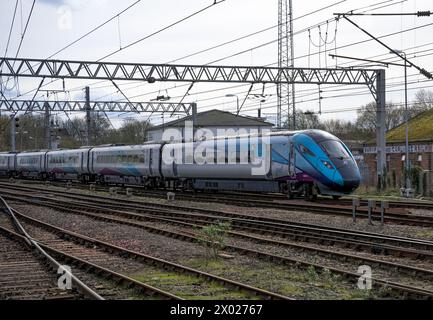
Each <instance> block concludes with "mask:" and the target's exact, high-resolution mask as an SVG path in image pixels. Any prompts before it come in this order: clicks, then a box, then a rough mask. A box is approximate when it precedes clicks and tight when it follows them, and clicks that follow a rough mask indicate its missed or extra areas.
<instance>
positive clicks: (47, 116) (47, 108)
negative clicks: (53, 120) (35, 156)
mask: <svg viewBox="0 0 433 320" xmlns="http://www.w3.org/2000/svg"><path fill="white" fill-rule="evenodd" d="M44 108H45V119H44V120H45V146H46V148H47V149H48V150H50V149H51V148H52V144H51V124H50V106H49V104H48V103H45V104H44Z"/></svg>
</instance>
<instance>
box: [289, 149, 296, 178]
mask: <svg viewBox="0 0 433 320" xmlns="http://www.w3.org/2000/svg"><path fill="white" fill-rule="evenodd" d="M289 144H290V150H289V177H291V178H295V177H296V150H295V144H294V143H293V142H290V143H289Z"/></svg>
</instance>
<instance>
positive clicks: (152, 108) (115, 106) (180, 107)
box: [0, 100, 194, 115]
mask: <svg viewBox="0 0 433 320" xmlns="http://www.w3.org/2000/svg"><path fill="white" fill-rule="evenodd" d="M193 105H194V103H174V102H117V101H116V102H113V101H90V102H89V108H90V110H91V111H94V112H97V111H101V112H134V113H173V112H174V113H184V114H186V115H192V108H193V107H192V106H193ZM47 106H48V110H49V111H50V112H56V111H57V112H58V111H64V112H86V111H87V106H86V101H31V100H0V110H1V111H9V112H20V111H26V112H33V111H34V112H38V111H46V110H47Z"/></svg>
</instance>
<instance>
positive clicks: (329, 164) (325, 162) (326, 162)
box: [321, 160, 334, 170]
mask: <svg viewBox="0 0 433 320" xmlns="http://www.w3.org/2000/svg"><path fill="white" fill-rule="evenodd" d="M321 161H322V163H323V164H324V165H325V167H327V168H328V169H330V170H334V166H333V165H332V164H331V163H330V162H329V161H326V160H321Z"/></svg>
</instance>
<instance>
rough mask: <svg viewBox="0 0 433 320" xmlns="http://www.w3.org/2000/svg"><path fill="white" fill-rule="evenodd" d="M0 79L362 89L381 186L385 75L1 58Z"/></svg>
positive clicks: (374, 71)
mask: <svg viewBox="0 0 433 320" xmlns="http://www.w3.org/2000/svg"><path fill="white" fill-rule="evenodd" d="M0 76H12V77H43V78H60V79H100V80H143V81H147V82H149V83H154V82H156V81H172V82H215V83H250V84H256V83H257V84H268V83H272V84H277V85H278V84H288V83H289V84H291V83H296V84H331V85H332V84H335V85H341V84H346V85H366V86H367V87H368V88H369V90H370V91H371V93H372V95H373V97H374V99H375V101H376V105H377V109H376V117H377V130H376V131H377V135H376V138H377V146H378V151H377V182H378V188H379V189H381V188H382V186H383V185H384V183H385V177H384V173H385V168H386V148H385V146H386V140H385V132H386V127H385V70H383V69H353V68H300V67H296V68H275V67H261V66H213V65H211V66H203V65H180V64H179V65H178V64H148V63H120V62H94V61H71V60H46V59H26V58H6V57H3V58H0Z"/></svg>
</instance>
